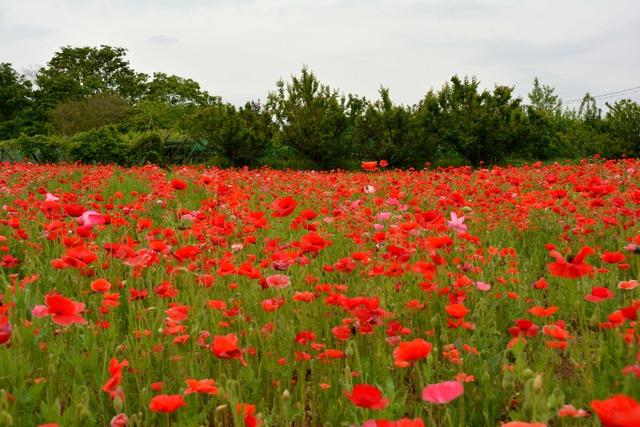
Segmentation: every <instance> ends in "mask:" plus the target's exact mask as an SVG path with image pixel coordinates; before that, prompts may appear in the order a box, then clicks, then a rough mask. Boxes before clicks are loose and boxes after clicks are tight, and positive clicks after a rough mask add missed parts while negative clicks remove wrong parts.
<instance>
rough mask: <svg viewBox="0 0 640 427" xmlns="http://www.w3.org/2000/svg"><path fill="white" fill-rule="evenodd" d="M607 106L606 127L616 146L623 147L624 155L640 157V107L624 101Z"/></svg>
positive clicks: (628, 100)
mask: <svg viewBox="0 0 640 427" xmlns="http://www.w3.org/2000/svg"><path fill="white" fill-rule="evenodd" d="M607 106H608V107H609V112H608V113H607V115H606V117H605V125H606V126H607V127H608V129H609V134H610V135H611V137H613V138H614V139H615V141H616V144H615V145H618V146H620V147H622V150H623V154H627V155H633V156H636V157H637V156H640V105H638V103H637V102H633V101H631V100H630V99H623V100H621V101H618V102H616V103H615V104H613V105H609V104H607Z"/></svg>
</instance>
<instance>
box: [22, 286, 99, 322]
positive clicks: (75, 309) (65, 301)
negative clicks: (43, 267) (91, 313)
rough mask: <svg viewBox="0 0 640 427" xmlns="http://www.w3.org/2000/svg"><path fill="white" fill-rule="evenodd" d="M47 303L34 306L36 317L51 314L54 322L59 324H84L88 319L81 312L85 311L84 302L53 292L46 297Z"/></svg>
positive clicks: (45, 301)
mask: <svg viewBox="0 0 640 427" xmlns="http://www.w3.org/2000/svg"><path fill="white" fill-rule="evenodd" d="M44 303H45V305H36V306H35V307H34V308H33V312H32V313H33V315H34V316H35V317H44V316H51V320H52V321H53V323H57V324H58V325H71V324H73V323H80V324H84V323H87V321H86V320H85V319H84V317H82V316H80V313H82V312H83V311H84V304H83V303H80V302H75V301H73V300H71V299H69V298H66V297H63V296H62V295H60V294H56V293H52V294H47V295H45V297H44Z"/></svg>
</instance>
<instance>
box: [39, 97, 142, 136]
mask: <svg viewBox="0 0 640 427" xmlns="http://www.w3.org/2000/svg"><path fill="white" fill-rule="evenodd" d="M130 111H131V106H130V105H129V102H128V101H127V100H126V99H124V98H123V97H121V96H120V95H116V94H115V93H108V92H105V93H98V94H95V95H91V96H88V97H86V98H83V99H80V100H77V101H65V102H62V103H60V104H58V105H56V107H55V108H54V109H53V110H52V111H51V113H50V114H51V121H52V122H53V125H54V126H55V128H56V129H57V130H58V131H59V132H60V133H61V134H62V135H65V136H70V135H73V134H75V133H78V132H85V131H88V130H91V129H97V128H99V127H102V126H105V125H108V124H117V123H120V122H122V121H123V120H125V119H126V118H127V117H128V116H129V114H130Z"/></svg>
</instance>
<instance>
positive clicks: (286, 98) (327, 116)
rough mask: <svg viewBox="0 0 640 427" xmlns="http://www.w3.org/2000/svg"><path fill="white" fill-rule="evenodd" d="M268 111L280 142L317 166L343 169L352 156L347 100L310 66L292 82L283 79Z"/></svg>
mask: <svg viewBox="0 0 640 427" xmlns="http://www.w3.org/2000/svg"><path fill="white" fill-rule="evenodd" d="M276 86H277V88H276V91H275V92H271V93H270V94H269V97H268V102H267V108H268V110H269V112H270V113H271V114H272V115H273V118H274V120H275V122H276V124H277V126H278V130H279V135H278V137H279V140H280V141H281V143H282V144H284V145H286V146H289V147H292V148H294V149H295V150H297V151H298V152H299V153H300V154H301V155H303V156H304V157H306V158H308V159H309V160H311V161H312V162H314V164H315V165H316V166H317V167H320V168H322V169H330V168H334V167H337V166H340V165H341V164H342V163H343V162H344V160H345V157H346V156H347V154H348V153H349V138H348V136H349V119H348V117H347V115H346V106H345V99H344V97H339V96H338V92H337V91H336V90H333V89H331V88H330V87H329V86H326V85H323V84H321V83H320V81H319V80H318V78H317V77H316V76H315V74H313V72H312V71H310V70H309V69H308V68H307V67H303V68H302V71H301V74H300V76H291V82H290V83H285V82H284V81H283V80H280V81H278V82H277V84H276Z"/></svg>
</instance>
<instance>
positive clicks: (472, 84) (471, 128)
mask: <svg viewBox="0 0 640 427" xmlns="http://www.w3.org/2000/svg"><path fill="white" fill-rule="evenodd" d="M479 84H480V82H478V81H477V80H476V79H475V78H471V79H470V78H467V77H465V78H464V80H461V79H460V78H458V77H457V76H456V77H453V78H452V79H451V84H447V85H445V86H444V87H443V88H442V90H441V91H440V93H439V95H438V102H439V106H440V109H441V116H440V117H441V119H440V126H439V130H440V134H441V139H442V141H443V143H444V145H445V147H446V148H445V150H447V149H449V150H454V151H457V152H458V153H459V154H460V155H462V156H463V157H465V158H466V159H467V160H468V161H469V162H470V163H471V164H472V165H474V166H477V165H479V164H481V163H497V162H500V161H501V160H503V159H504V158H505V157H506V156H507V155H508V154H509V153H512V152H514V151H518V150H519V149H520V147H519V144H520V143H521V141H522V138H521V137H522V134H523V133H524V132H525V130H526V118H525V116H524V114H523V111H522V108H521V107H520V101H521V100H520V99H519V98H512V92H513V88H510V87H507V86H496V87H495V89H494V90H493V92H489V91H487V90H485V91H482V92H479V90H478V86H479Z"/></svg>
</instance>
